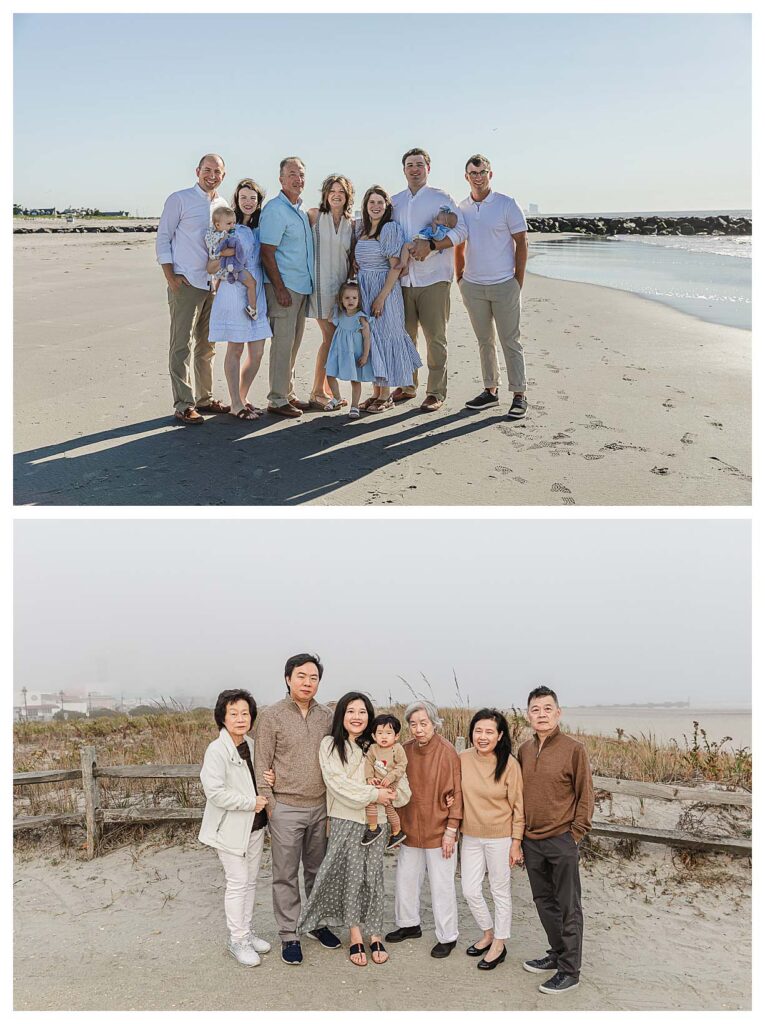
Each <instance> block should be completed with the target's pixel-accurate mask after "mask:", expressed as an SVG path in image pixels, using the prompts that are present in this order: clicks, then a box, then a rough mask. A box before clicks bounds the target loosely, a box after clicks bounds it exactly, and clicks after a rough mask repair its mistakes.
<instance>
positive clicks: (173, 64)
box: [13, 14, 751, 215]
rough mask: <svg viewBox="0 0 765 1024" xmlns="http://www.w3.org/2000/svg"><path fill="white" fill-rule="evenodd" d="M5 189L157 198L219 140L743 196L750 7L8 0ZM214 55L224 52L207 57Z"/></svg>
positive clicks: (232, 146)
mask: <svg viewBox="0 0 765 1024" xmlns="http://www.w3.org/2000/svg"><path fill="white" fill-rule="evenodd" d="M14 22H15V44H14V53H15V61H14V83H15V84H14V107H15V179H14V193H13V199H14V201H15V202H19V203H21V204H22V205H26V206H29V205H40V206H53V205H56V206H58V207H63V206H66V205H68V204H69V203H72V204H74V205H91V206H98V207H100V208H101V209H115V208H126V209H129V210H131V211H138V212H139V213H141V214H144V215H149V214H156V213H158V212H159V211H160V209H161V206H162V202H163V200H164V198H165V196H166V194H167V193H168V192H170V191H173V190H174V189H177V188H182V187H185V186H186V185H187V184H193V181H194V173H193V172H194V167H195V166H196V163H197V159H198V157H199V156H200V155H201V154H202V153H204V152H206V151H207V150H217V151H219V152H220V153H222V154H223V156H224V158H225V160H226V164H227V169H228V177H227V180H226V181H225V182H224V187H223V192H224V194H225V195H229V194H230V192H231V191H232V189H233V186H234V185H235V183H236V180H237V179H238V178H240V177H243V176H245V175H251V176H253V177H255V178H256V179H257V180H258V181H260V182H261V184H263V185H264V186H265V187H266V189H267V190H268V193H269V195H273V194H274V193H275V191H276V190H277V188H278V185H277V168H278V161H279V159H280V158H281V157H282V156H285V155H288V154H291V153H297V154H299V155H301V156H303V157H304V159H305V161H306V163H307V167H308V181H307V188H306V193H305V198H306V200H307V201H308V202H309V204H310V205H313V204H314V202H315V201H316V198H317V191H318V187H319V184H320V182H321V180H322V178H323V177H324V175H325V174H327V173H330V172H332V171H339V172H343V173H345V174H347V175H349V176H350V177H351V178H352V179H353V181H354V182H355V184H356V187H357V191H358V192H359V193H361V192H362V191H363V190H364V189H365V188H366V187H368V186H369V185H370V184H372V183H379V184H382V185H383V186H385V187H387V188H388V189H389V190H391V191H398V190H399V189H400V188H401V187H403V183H404V182H403V177H402V174H401V163H400V157H401V154H402V153H403V152H404V151H405V150H406V149H408V148H410V147H411V146H423V147H424V148H425V149H428V150H429V151H430V153H431V156H432V159H433V167H432V171H431V183H432V184H435V185H438V186H440V187H443V188H446V189H448V190H449V191H451V192H452V194H453V195H455V197H456V198H457V199H461V198H463V197H464V196H465V195H466V194H467V186H466V183H465V181H464V178H463V168H464V161H465V159H466V157H467V156H469V155H470V154H471V153H473V152H475V151H481V152H484V153H486V154H487V155H488V156H489V157H490V158H491V160H492V162H493V165H494V169H495V177H494V183H493V184H494V187H495V188H497V189H498V190H500V191H504V192H507V193H509V194H511V195H514V196H515V197H516V198H517V199H518V200H519V201H520V202H521V203H522V204H524V205H525V204H528V203H529V202H536V203H538V204H539V206H540V209H541V211H542V212H572V211H604V212H605V211H609V210H651V209H655V210H680V209H717V208H719V209H726V208H748V207H750V206H751V196H750V193H751V171H750V164H751V138H750V124H751V18H750V16H749V15H700V14H693V15H647V14H645V15H583V14H581V15H560V14H546V15H519V14H508V15H472V16H469V15H444V14H437V15H436V14H432V15H404V14H389V15H385V16H381V15H347V14H342V15H302V14H292V15H256V14H250V15H221V14H216V15H211V16H208V15H196V14H194V15H192V14H172V15H47V14H43V15H29V14H23V15H17V16H16V17H15V19H14ZM226 68H229V69H230V70H228V71H227V70H225V69H226Z"/></svg>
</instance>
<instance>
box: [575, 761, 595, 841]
mask: <svg viewBox="0 0 765 1024" xmlns="http://www.w3.org/2000/svg"><path fill="white" fill-rule="evenodd" d="M573 761H574V793H575V794H576V807H575V810H574V821H573V824H572V825H571V832H572V833H573V836H574V839H576V841H577V843H578V842H580V841H581V840H582V839H583V838H584V836H586V835H587V833H588V832H589V831H590V829H591V828H592V815H593V812H594V810H595V794H594V792H593V789H592V770H591V769H590V762H589V758H588V757H587V751H586V750H585V749H584V747H582V746H580V747H577V749H576V750H575V752H574V758H573Z"/></svg>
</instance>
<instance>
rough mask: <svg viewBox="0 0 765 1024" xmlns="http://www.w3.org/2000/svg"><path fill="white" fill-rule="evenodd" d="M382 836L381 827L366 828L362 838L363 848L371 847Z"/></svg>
mask: <svg viewBox="0 0 765 1024" xmlns="http://www.w3.org/2000/svg"><path fill="white" fill-rule="evenodd" d="M381 835H382V829H381V828H380V826H379V825H375V827H374V828H366V829H365V830H364V835H363V836H362V837H361V845H362V846H371V845H372V843H373V842H374V841H375V839H379V838H380V836H381Z"/></svg>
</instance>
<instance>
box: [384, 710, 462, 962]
mask: <svg viewBox="0 0 765 1024" xmlns="http://www.w3.org/2000/svg"><path fill="white" fill-rule="evenodd" d="M404 717H405V719H406V721H407V723H408V725H409V731H410V732H411V734H412V739H411V740H409V741H408V742H407V743H405V744H404V750H405V751H406V756H407V758H408V765H407V777H408V779H409V787H410V789H411V791H412V797H411V800H410V801H409V803H408V804H407V805H406V806H405V807H402V808H401V809H400V810H399V815H400V817H401V827H402V828H403V830H404V832H406V836H407V838H406V841H405V842H404V843H403V845H402V846H400V847H399V851H398V864H397V867H396V898H395V915H396V926H397V927H396V930H395V931H392V932H389V933H388V934H387V935H386V936H385V941H386V942H401V941H403V940H404V939H418V938H420V937H421V936H422V929H421V927H420V893H421V891H422V883H423V880H424V878H425V874H426V872H427V875H428V882H429V884H430V895H431V902H432V905H433V918H434V920H435V927H436V939H437V942H436V945H435V946H434V947H433V949H431V951H430V955H431V956H434V957H437V958H442V957H446V956H449V954H450V953H451V951H452V950H453V949H454V947H455V945H456V943H457V937H458V926H457V894H456V892H455V888H454V871H455V866H456V860H457V858H456V856H455V849H456V843H457V830H458V829H459V825H460V821H461V820H462V785H461V778H460V759H459V757H458V756H457V751H456V750H455V749H454V747H453V746H452V745H451V743H449V742H448V740H445V739H444V738H443V736H440V735H438V733H437V731H436V730H437V729H439V728H440V727H441V724H442V723H441V719H440V718H439V717H438V711H437V710H436V708H435V707H434V705H433V704H431V703H430V701H425V700H423V701H416V702H415V703H414V704H410V705H409V707H408V708H407V709H406V711H405V712H404ZM448 797H451V801H449V802H447V798H448ZM450 805H451V806H450Z"/></svg>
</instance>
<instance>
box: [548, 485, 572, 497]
mask: <svg viewBox="0 0 765 1024" xmlns="http://www.w3.org/2000/svg"><path fill="white" fill-rule="evenodd" d="M550 490H551V491H552V492H553V494H571V490H570V488H568V487H566V485H565V484H559V483H554V484H553V485H552V487H551V488H550Z"/></svg>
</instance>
